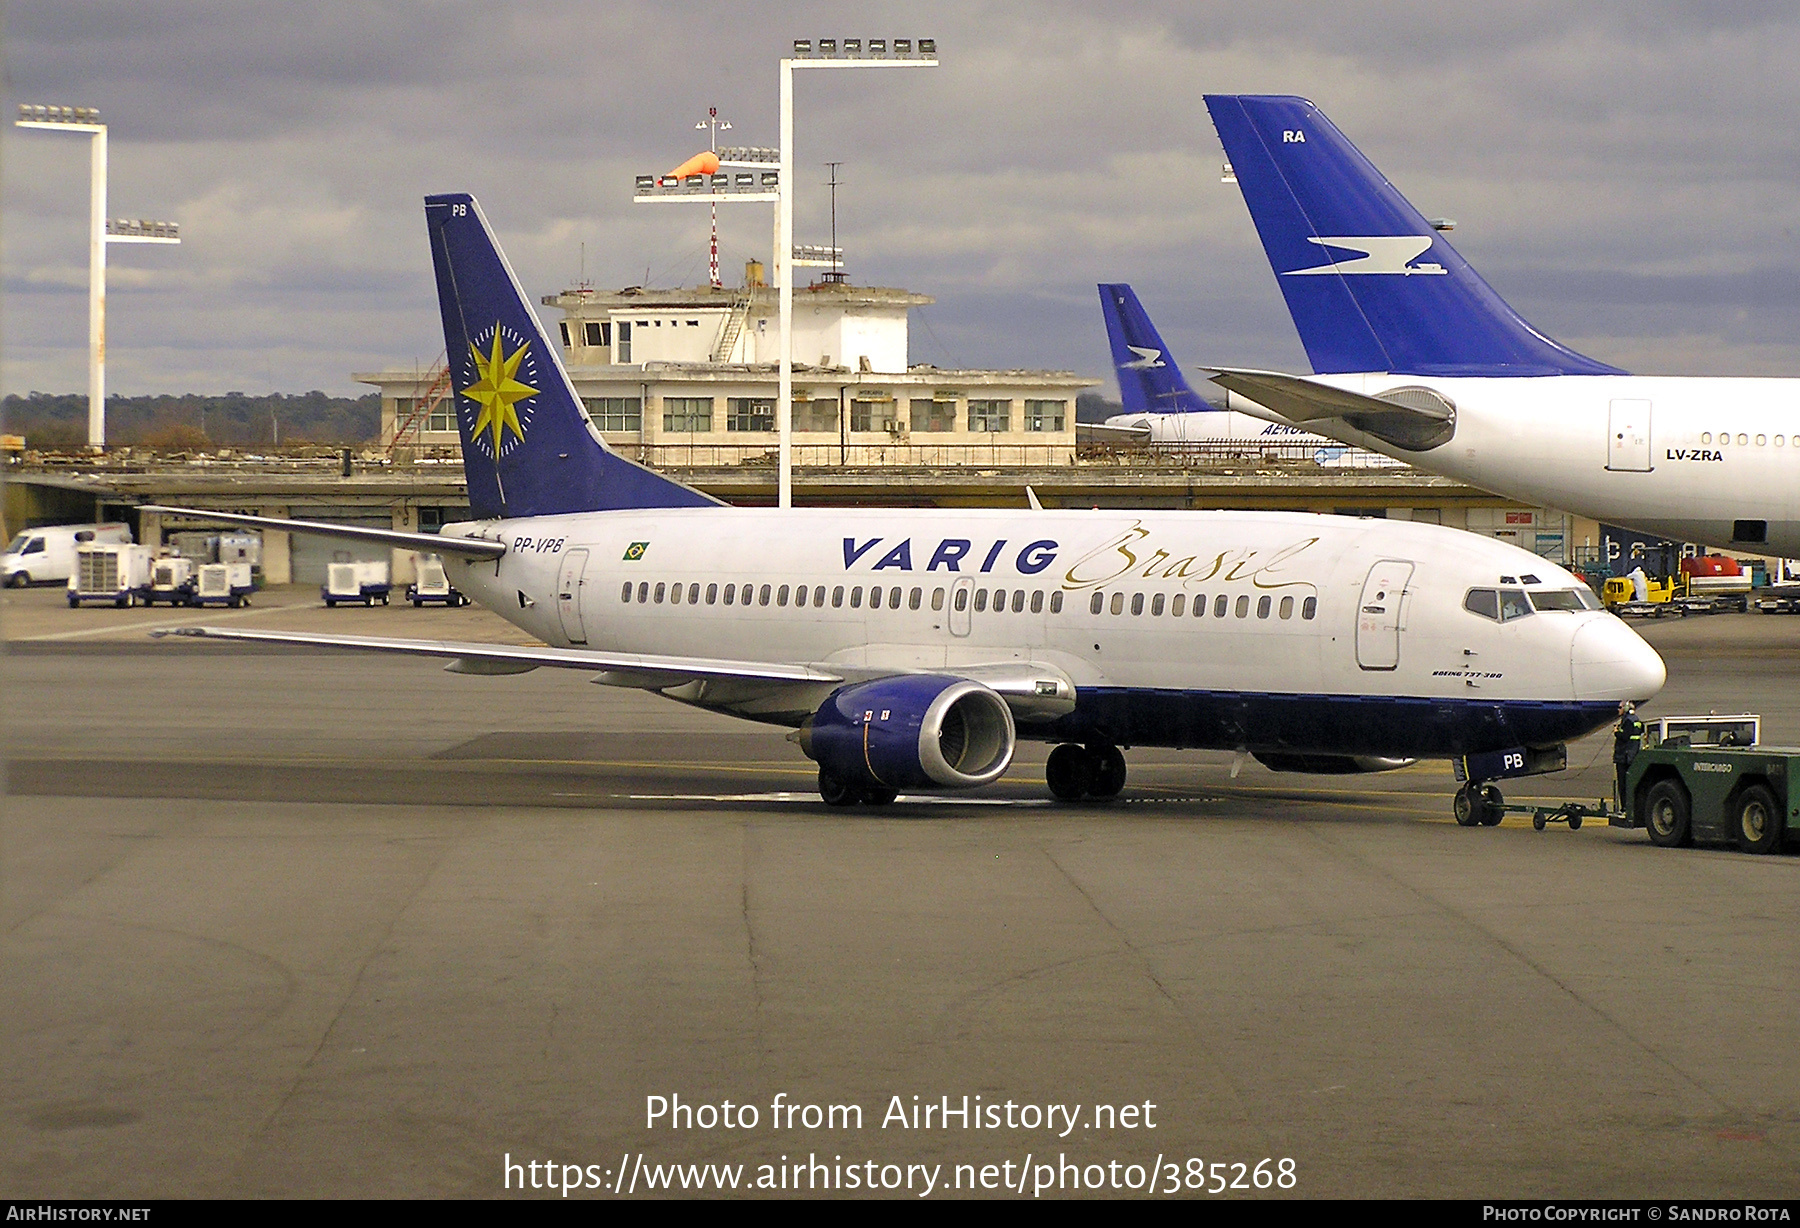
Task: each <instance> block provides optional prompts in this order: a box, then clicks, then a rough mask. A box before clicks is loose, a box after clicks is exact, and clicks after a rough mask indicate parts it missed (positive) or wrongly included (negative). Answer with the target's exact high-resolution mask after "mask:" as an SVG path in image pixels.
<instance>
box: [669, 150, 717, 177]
mask: <svg viewBox="0 0 1800 1228" xmlns="http://www.w3.org/2000/svg"><path fill="white" fill-rule="evenodd" d="M718 173H719V155H718V154H716V153H713V152H712V151H711V150H703V151H701V152H700V153H697V154H695V155H694V156H693V157H691V158H689V159H688V160H687V161H686V162H683V163H682V164H681V165H680V166H678V167H676V168H675V169H674V170H672V171H670V172H669V176H668V177H669V178H670V179H686V178H687V177H688V176H689V175H716V174H718Z"/></svg>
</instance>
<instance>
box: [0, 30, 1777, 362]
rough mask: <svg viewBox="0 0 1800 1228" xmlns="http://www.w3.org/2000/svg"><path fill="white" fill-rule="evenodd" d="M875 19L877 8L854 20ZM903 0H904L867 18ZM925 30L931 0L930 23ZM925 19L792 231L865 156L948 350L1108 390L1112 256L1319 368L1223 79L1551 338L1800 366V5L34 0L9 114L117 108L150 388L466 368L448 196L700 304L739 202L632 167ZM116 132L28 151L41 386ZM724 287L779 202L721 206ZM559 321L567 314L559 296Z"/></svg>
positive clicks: (1283, 357)
mask: <svg viewBox="0 0 1800 1228" xmlns="http://www.w3.org/2000/svg"><path fill="white" fill-rule="evenodd" d="M853 10H854V11H857V12H859V13H861V14H864V15H863V16H859V17H857V18H856V19H855V21H854V22H853V23H851V24H846V22H845V21H844V19H843V15H844V14H845V13H847V12H850V11H853ZM869 14H875V15H873V16H870V15H869ZM886 14H893V16H892V17H890V16H887V15H886ZM909 35H910V36H913V37H919V36H926V37H935V38H936V39H937V40H938V45H939V54H940V57H941V59H942V66H941V67H939V68H935V69H919V70H906V71H894V70H884V71H870V72H825V71H816V72H807V73H801V74H799V75H798V78H797V81H796V88H795V94H796V99H797V102H796V113H797V116H798V119H797V123H796V149H795V154H796V159H797V166H798V168H799V170H798V175H797V179H798V184H799V188H800V195H799V197H798V205H797V221H796V226H795V237H796V239H797V240H798V241H800V242H824V241H825V240H826V238H827V233H828V217H827V211H826V205H827V193H826V191H825V190H824V188H823V187H822V186H820V185H821V184H822V182H823V180H824V179H825V177H826V171H825V168H824V166H823V163H825V162H826V161H827V160H837V161H841V162H842V163H843V167H842V169H841V171H840V175H841V177H842V179H843V180H844V183H845V186H844V187H842V188H841V189H840V190H839V196H838V231H839V236H840V240H841V242H842V244H843V246H844V247H845V249H846V251H847V253H848V257H847V259H848V269H849V272H850V273H851V275H852V278H853V279H854V280H856V281H858V282H862V283H874V284H883V285H892V286H903V287H905V288H907V289H911V290H916V291H919V292H922V293H926V294H930V295H934V296H935V297H936V299H937V303H936V305H935V306H932V307H928V308H925V309H923V310H922V311H920V312H916V313H915V314H914V317H913V329H912V360H913V361H914V362H932V363H936V364H937V365H939V366H950V365H960V366H999V367H1008V366H1031V367H1055V368H1073V369H1075V370H1077V371H1080V372H1082V373H1084V374H1087V375H1091V376H1093V377H1095V378H1096V379H1098V380H1101V381H1102V382H1103V386H1104V387H1105V388H1106V389H1107V390H1108V391H1109V392H1110V390H1111V388H1112V381H1111V379H1110V375H1109V370H1108V363H1107V358H1106V347H1105V340H1104V334H1103V331H1102V326H1101V322H1100V313H1099V310H1098V305H1097V300H1096V296H1095V291H1094V285H1095V283H1096V282H1099V281H1113V280H1118V281H1129V282H1131V283H1133V284H1134V285H1135V286H1136V287H1137V289H1138V292H1139V294H1140V296H1141V297H1142V298H1143V300H1144V302H1145V304H1146V306H1147V307H1148V308H1149V309H1150V311H1151V313H1152V315H1153V316H1154V317H1155V318H1156V319H1157V321H1158V323H1159V324H1160V325H1161V326H1162V328H1163V331H1164V334H1165V336H1166V337H1167V339H1168V341H1169V342H1170V345H1171V347H1172V348H1173V349H1174V350H1175V352H1176V354H1177V356H1178V357H1179V358H1180V359H1181V360H1182V361H1183V362H1184V363H1188V364H1190V365H1192V364H1196V363H1200V362H1216V363H1231V364H1239V365H1256V366H1269V367H1278V368H1284V369H1289V370H1296V371H1304V370H1306V369H1307V368H1306V365H1305V358H1304V355H1303V354H1302V351H1301V349H1300V345H1299V342H1298V340H1297V338H1296V337H1295V335H1294V331H1293V328H1292V326H1291V324H1290V323H1289V322H1288V317H1287V314H1286V311H1285V310H1284V308H1283V307H1282V304H1281V301H1280V296H1279V294H1278V292H1277V290H1276V288H1275V284H1274V280H1273V278H1272V276H1271V274H1270V272H1269V269H1268V266H1267V264H1266V263H1265V262H1264V259H1263V256H1262V251H1261V248H1260V246H1259V244H1258V243H1257V240H1256V236H1255V232H1254V229H1253V228H1252V226H1251V224H1250V220H1249V217H1248V214H1247V213H1246V212H1245V210H1244V206H1243V202H1242V200H1241V198H1240V197H1239V195H1238V193H1237V189H1236V188H1234V187H1230V186H1226V185H1223V184H1221V183H1220V182H1219V164H1220V162H1221V160H1222V155H1221V153H1220V149H1219V144H1218V139H1217V137H1216V136H1215V135H1214V133H1213V130H1212V125H1211V123H1210V121H1209V120H1208V118H1207V114H1206V109H1205V106H1204V104H1203V103H1202V101H1201V94H1202V93H1204V92H1210V91H1228V92H1261V93H1298V94H1305V95H1307V96H1308V97H1310V98H1312V99H1313V100H1314V101H1316V102H1317V103H1318V104H1319V105H1320V107H1321V108H1322V109H1323V110H1324V111H1325V113H1326V114H1327V115H1329V116H1330V117H1331V118H1332V120H1333V121H1334V122H1336V124H1337V125H1338V126H1339V127H1340V128H1342V129H1343V130H1344V131H1345V133H1346V134H1348V135H1349V137H1350V138H1351V139H1352V140H1353V141H1355V142H1356V143H1357V144H1358V145H1359V146H1360V147H1361V148H1362V149H1363V151H1364V152H1365V153H1367V154H1368V155H1369V156H1370V157H1371V158H1372V159H1373V160H1374V162H1375V163H1376V165H1378V166H1379V167H1381V168H1382V170H1383V171H1384V172H1385V173H1386V174H1387V175H1388V176H1389V177H1390V178H1391V179H1392V180H1393V181H1394V182H1395V183H1396V184H1397V185H1398V186H1399V187H1400V189H1401V190H1402V191H1403V192H1404V193H1406V195H1407V196H1408V197H1409V198H1410V199H1411V200H1412V201H1413V203H1415V204H1416V205H1418V206H1419V208H1420V209H1421V211H1423V212H1424V213H1425V214H1426V215H1427V216H1450V217H1453V218H1455V219H1456V220H1457V221H1458V223H1459V229H1458V230H1457V231H1456V233H1455V235H1454V236H1453V238H1454V242H1455V244H1456V246H1457V247H1458V249H1459V250H1461V251H1462V253H1463V254H1464V255H1465V256H1467V257H1468V258H1469V259H1470V261H1471V262H1472V263H1473V264H1474V265H1475V266H1476V268H1478V269H1479V270H1480V271H1481V272H1482V273H1483V274H1484V275H1485V276H1486V277H1487V278H1488V280H1489V281H1490V282H1492V283H1493V284H1494V286H1495V287H1496V288H1497V289H1498V290H1499V291H1500V293H1501V294H1502V295H1504V296H1505V297H1506V298H1507V299H1508V300H1509V301H1510V302H1511V303H1512V304H1513V306H1514V307H1516V308H1518V309H1519V310H1520V311H1521V312H1522V313H1523V314H1524V315H1525V316H1526V318H1528V319H1529V320H1531V321H1532V322H1533V323H1534V324H1535V325H1537V326H1538V327H1539V328H1540V329H1542V330H1543V331H1545V332H1547V333H1549V334H1550V335H1552V336H1554V337H1556V338H1558V339H1559V340H1562V341H1564V342H1566V343H1568V344H1571V345H1573V346H1574V347H1575V348H1577V349H1580V350H1582V351H1584V352H1586V353H1589V354H1591V355H1593V356H1595V357H1597V358H1601V359H1604V360H1606V361H1608V362H1612V363H1615V364H1617V365H1620V366H1623V367H1625V368H1627V369H1630V370H1635V371H1643V372H1661V373H1690V374H1768V375H1800V293H1797V291H1800V242H1797V240H1796V229H1797V227H1800V122H1796V120H1797V119H1800V97H1797V93H1800V88H1797V87H1800V9H1797V8H1796V6H1794V5H1792V4H1791V3H1788V4H1778V3H1772V2H1770V3H1763V2H1759V0H1734V2H1730V3H1724V2H1720V3H1688V4H1680V3H1669V4H1652V3H1645V2H1644V0H1581V2H1579V3H1563V2H1561V0H1557V2H1551V0H1543V2H1539V3H1532V2H1529V0H1524V2H1518V0H1515V2H1512V3H1504V4H1494V3H1468V2H1467V0H1433V2H1431V3H1412V2H1410V0H1391V2H1388V3H1358V2H1356V0H1343V2H1340V3H1335V4H1329V5H1322V4H1317V3H1312V2H1307V0H1291V2H1290V0H1264V2H1263V3H1260V4H1257V5H1245V4H1243V3H1241V0H1229V2H1226V3H1212V2H1197V0H1187V2H1177V3H1132V2H1130V0H1124V2H1118V3H1113V4H1109V5H1105V6H1101V5H1092V4H1078V3H1032V4H1027V3H1012V2H1005V0H1000V2H992V3H980V2H971V0H962V2H961V3H956V4H948V5H936V4H921V3H907V4H904V5H891V6H888V5H881V4H865V5H858V6H845V5H842V4H831V5H823V4H799V3H794V4H757V3H738V4H733V5H725V4H712V3H686V2H683V0H658V2H657V3H654V4H646V3H638V2H637V0H612V2H611V3H606V4H593V3H586V4H583V3H573V4H572V3H568V2H567V0H564V2H562V3H556V4H549V3H511V4H503V3H502V4H496V3H488V4H480V5H476V4H462V3H451V2H447V0H416V2H412V3H389V4H376V3H346V2H342V0H313V2H312V3H308V4H305V5H300V4H286V5H251V4H244V3H242V2H241V0H230V2H214V0H191V2H185V3H184V2H177V0H134V2H133V3H130V4H123V3H118V2H116V0H108V2H105V3H99V2H93V0H14V2H13V3H12V4H11V5H10V6H9V8H8V9H7V13H6V27H5V39H6V41H5V64H6V72H7V81H6V89H7V102H8V109H7V116H8V118H10V117H11V116H12V114H13V113H14V108H13V106H12V104H14V103H18V102H54V103H68V104H81V105H91V106H98V107H100V108H101V111H102V118H103V119H104V120H105V121H106V122H107V123H108V124H109V125H110V129H111V131H110V140H111V153H112V177H111V205H110V209H109V212H110V213H111V214H112V215H113V216H115V217H117V216H141V217H150V218H161V219H170V220H175V221H178V222H180V223H181V227H182V236H183V242H182V245H181V246H180V247H178V248H168V247H119V246H115V247H113V248H112V249H111V253H110V256H109V261H110V274H109V281H108V289H109V306H110V309H111V310H110V314H109V319H108V325H109V342H110V344H109V362H108V379H109V386H110V388H111V390H112V391H115V392H122V393H128V394H129V393H145V392H183V391H195V392H223V391H227V390H231V389H239V390H243V391H247V392H266V391H283V392H299V391H305V390H308V389H312V388H323V389H325V390H328V391H331V392H337V393H358V392H363V391H367V389H366V387H363V386H359V385H356V384H355V383H354V382H353V381H352V380H351V378H350V373H351V372H352V371H353V370H357V371H360V370H369V369H373V368H382V367H404V368H410V367H412V366H413V365H414V364H415V363H416V364H419V365H420V366H425V365H429V364H430V363H432V362H433V361H434V360H435V359H436V357H437V355H438V354H439V352H440V351H441V350H442V349H443V337H442V333H441V331H440V329H439V326H438V323H437V315H436V305H435V296H434V291H433V287H432V282H431V267H430V254H429V250H428V248H427V245H426V241H425V232H424V224H423V217H422V208H421V200H420V198H421V197H423V196H424V195H425V194H427V193H429V192H438V191H454V190H467V191H472V192H474V193H475V194H476V195H477V196H478V197H479V198H480V199H481V201H482V204H483V207H484V208H485V210H486V211H487V214H488V217H489V219H490V220H491V221H492V223H493V224H494V226H495V227H496V229H497V230H498V232H499V235H500V239H501V242H502V244H503V245H504V246H505V248H506V250H507V253H508V255H509V256H510V257H511V259H512V261H513V264H514V266H515V267H516V268H517V270H518V272H519V275H520V278H521V280H522V281H523V283H524V284H525V287H526V289H527V291H528V292H530V293H531V294H533V295H538V294H543V293H549V292H553V291H556V290H558V289H561V288H564V287H566V286H569V285H571V284H573V283H574V282H575V281H576V280H577V279H578V278H579V277H580V276H581V272H582V246H583V244H585V245H586V276H587V277H588V279H589V280H591V281H593V282H594V283H596V284H598V285H600V286H623V285H630V284H638V283H646V282H647V283H648V284H651V285H656V286H673V285H694V284H698V283H701V282H703V281H704V280H705V276H706V212H705V210H704V209H702V208H700V207H698V206H694V207H687V206H663V205H659V206H641V205H640V206H634V205H633V204H632V203H631V200H630V191H631V181H632V176H633V175H635V174H639V173H650V172H661V171H666V170H668V169H669V168H671V167H672V166H674V165H675V164H676V163H677V162H679V161H681V160H682V159H684V158H686V157H687V156H688V155H690V154H692V153H694V152H695V151H696V150H698V149H700V148H703V147H704V137H703V134H701V133H697V132H696V131H695V130H694V123H695V121H696V120H697V119H699V118H700V117H702V116H704V114H705V113H706V109H707V107H709V106H717V107H718V108H719V111H720V113H721V115H722V116H724V117H725V118H727V119H729V120H730V121H731V122H732V124H733V125H734V127H733V129H732V131H731V132H730V133H729V134H728V137H727V138H726V139H727V140H729V141H732V142H739V143H745V144H759V145H773V144H774V143H775V141H776V132H775V128H776V103H777V98H776V84H777V73H776V61H777V59H778V58H779V57H780V55H781V53H782V52H783V50H784V49H785V48H786V47H787V46H788V45H789V41H788V40H790V39H792V38H794V37H803V36H811V37H815V38H816V37H820V36H836V37H844V36H862V37H869V36H878V37H880V36H885V37H894V36H909ZM85 144H86V142H85V139H84V138H77V137H74V136H65V135H58V134H51V133H44V132H22V131H19V130H17V129H14V128H12V127H11V126H10V125H8V126H7V127H6V128H5V129H4V135H3V136H0V157H3V159H4V162H3V164H0V170H3V172H4V182H3V197H0V208H3V210H4V222H5V225H4V293H5V299H4V320H3V327H4V334H3V336H4V352H3V363H0V384H3V385H4V390H5V391H8V392H24V391H27V390H31V389H39V390H44V391H57V392H73V391H81V390H84V389H85V387H86V335H87V327H86V281H87V269H86V242H85V234H86V230H85V226H86V222H85V218H86V208H87V191H88V188H87V157H86V149H85ZM721 231H722V233H721V247H722V260H723V265H724V271H725V274H726V280H727V282H728V283H729V282H733V281H735V280H737V279H740V278H741V276H742V268H743V262H744V260H745V259H746V258H748V257H751V256H763V257H766V255H767V253H768V250H769V240H770V233H771V220H770V212H769V209H768V208H767V207H766V206H761V205H740V206H734V207H731V208H728V209H725V210H723V211H722V218H721ZM552 315H554V313H552Z"/></svg>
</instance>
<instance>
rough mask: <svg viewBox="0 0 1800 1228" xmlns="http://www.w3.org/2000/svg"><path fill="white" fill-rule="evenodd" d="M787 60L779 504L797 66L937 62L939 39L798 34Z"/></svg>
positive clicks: (783, 486)
mask: <svg viewBox="0 0 1800 1228" xmlns="http://www.w3.org/2000/svg"><path fill="white" fill-rule="evenodd" d="M793 46H794V50H793V54H792V55H791V56H785V57H783V58H782V61H781V143H780V144H779V145H778V146H777V148H778V149H779V151H780V155H781V178H780V183H779V184H778V185H777V190H778V192H779V193H780V198H779V199H778V200H777V201H776V203H775V252H774V256H775V267H774V269H773V270H772V272H773V273H774V275H775V285H776V288H777V290H778V291H779V293H780V296H781V361H780V363H779V365H778V370H779V372H780V379H779V385H778V392H777V398H776V402H775V428H776V430H777V432H779V434H778V444H779V460H778V463H777V474H778V476H777V478H776V497H775V502H776V506H778V507H784V508H785V507H792V506H793V504H794V464H793V462H794V278H793V275H792V273H791V272H790V270H789V266H790V264H791V263H792V262H793V259H794V191H793V182H794V70H795V69H797V68H935V67H937V63H938V58H937V40H936V39H931V38H920V39H910V38H895V39H886V38H871V39H861V38H846V39H844V40H842V42H841V43H840V42H839V40H838V39H835V38H821V39H810V38H797V39H795V40H794V44H793Z"/></svg>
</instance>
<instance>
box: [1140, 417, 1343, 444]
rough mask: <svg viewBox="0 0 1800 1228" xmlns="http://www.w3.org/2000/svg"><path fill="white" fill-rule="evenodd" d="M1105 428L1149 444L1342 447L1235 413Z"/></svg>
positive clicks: (1154, 419) (1146, 420)
mask: <svg viewBox="0 0 1800 1228" xmlns="http://www.w3.org/2000/svg"><path fill="white" fill-rule="evenodd" d="M1106 425H1107V426H1109V427H1114V428H1117V429H1120V430H1127V431H1148V432H1149V433H1150V442H1151V443H1153V444H1170V443H1175V444H1181V443H1204V444H1225V443H1257V444H1286V445H1293V446H1311V447H1318V448H1330V449H1332V450H1333V451H1336V450H1337V449H1339V448H1342V447H1343V446H1344V445H1343V444H1342V443H1341V442H1340V441H1338V440H1336V439H1328V438H1326V437H1325V436H1324V435H1315V434H1313V433H1312V432H1311V431H1303V430H1301V429H1300V428H1299V427H1297V426H1287V425H1285V424H1283V423H1277V422H1267V421H1264V420H1263V419H1261V418H1256V417H1252V416H1251V415H1249V414H1240V413H1237V412H1236V411H1235V410H1229V409H1214V410H1194V411H1192V412H1189V413H1179V414H1154V413H1137V414H1114V415H1113V416H1112V417H1110V418H1108V419H1107V420H1106Z"/></svg>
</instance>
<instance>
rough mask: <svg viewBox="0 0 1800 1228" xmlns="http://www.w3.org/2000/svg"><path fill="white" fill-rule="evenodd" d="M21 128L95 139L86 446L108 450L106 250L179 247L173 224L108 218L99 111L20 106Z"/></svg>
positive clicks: (90, 205)
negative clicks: (156, 245) (119, 245)
mask: <svg viewBox="0 0 1800 1228" xmlns="http://www.w3.org/2000/svg"><path fill="white" fill-rule="evenodd" d="M14 123H15V125H16V126H17V127H20V128H38V129H42V130H44V131H46V132H83V133H86V134H88V135H89V136H90V137H92V138H93V144H92V147H91V149H90V165H91V170H90V173H89V199H88V446H89V447H91V448H94V449H95V450H99V449H101V448H104V447H105V446H106V245H107V244H108V243H180V242H181V229H180V227H179V226H177V225H176V224H175V223H174V222H150V221H145V220H143V219H142V218H113V219H108V218H107V216H106V125H105V124H103V123H101V122H100V109H99V108H98V107H65V106H50V105H45V104H42V103H21V104H20V105H19V118H18V119H17V120H15V121H14Z"/></svg>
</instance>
